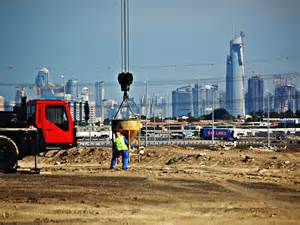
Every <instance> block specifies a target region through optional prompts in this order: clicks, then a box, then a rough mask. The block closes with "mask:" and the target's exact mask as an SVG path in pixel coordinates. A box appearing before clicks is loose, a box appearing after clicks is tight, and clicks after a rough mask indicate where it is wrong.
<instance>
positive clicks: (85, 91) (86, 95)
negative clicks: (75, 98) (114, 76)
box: [81, 87, 90, 102]
mask: <svg viewBox="0 0 300 225" xmlns="http://www.w3.org/2000/svg"><path fill="white" fill-rule="evenodd" d="M89 99H90V89H89V88H88V87H83V88H82V90H81V101H84V102H86V101H87V102H88V101H89Z"/></svg>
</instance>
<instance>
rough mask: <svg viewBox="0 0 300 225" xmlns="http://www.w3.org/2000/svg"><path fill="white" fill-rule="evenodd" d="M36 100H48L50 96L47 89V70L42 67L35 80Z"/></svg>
mask: <svg viewBox="0 0 300 225" xmlns="http://www.w3.org/2000/svg"><path fill="white" fill-rule="evenodd" d="M35 85H36V95H37V98H48V97H49V95H51V91H50V89H49V70H48V69H47V68H46V67H43V68H41V69H40V70H39V72H38V75H37V76H36V78H35Z"/></svg>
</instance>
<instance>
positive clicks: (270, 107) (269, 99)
mask: <svg viewBox="0 0 300 225" xmlns="http://www.w3.org/2000/svg"><path fill="white" fill-rule="evenodd" d="M268 111H269V112H275V110H274V95H273V94H271V93H270V92H269V93H267V94H266V95H265V97H264V112H265V113H267V112H268Z"/></svg>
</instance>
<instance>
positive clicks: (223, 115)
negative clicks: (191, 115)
mask: <svg viewBox="0 0 300 225" xmlns="http://www.w3.org/2000/svg"><path fill="white" fill-rule="evenodd" d="M200 118H201V119H204V120H211V118H212V114H211V113H210V114H207V115H203V116H201V117H200ZM214 118H215V119H216V120H232V119H234V116H232V115H231V114H229V112H227V110H226V109H215V110H214Z"/></svg>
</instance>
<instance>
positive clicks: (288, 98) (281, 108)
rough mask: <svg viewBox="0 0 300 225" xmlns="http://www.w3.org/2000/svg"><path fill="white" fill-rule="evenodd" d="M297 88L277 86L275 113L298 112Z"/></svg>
mask: <svg viewBox="0 0 300 225" xmlns="http://www.w3.org/2000/svg"><path fill="white" fill-rule="evenodd" d="M295 95H296V88H295V86H293V85H288V84H285V85H277V86H276V87H275V99H274V109H275V112H278V113H283V112H286V111H288V110H292V111H293V112H295V111H296V102H295Z"/></svg>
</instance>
